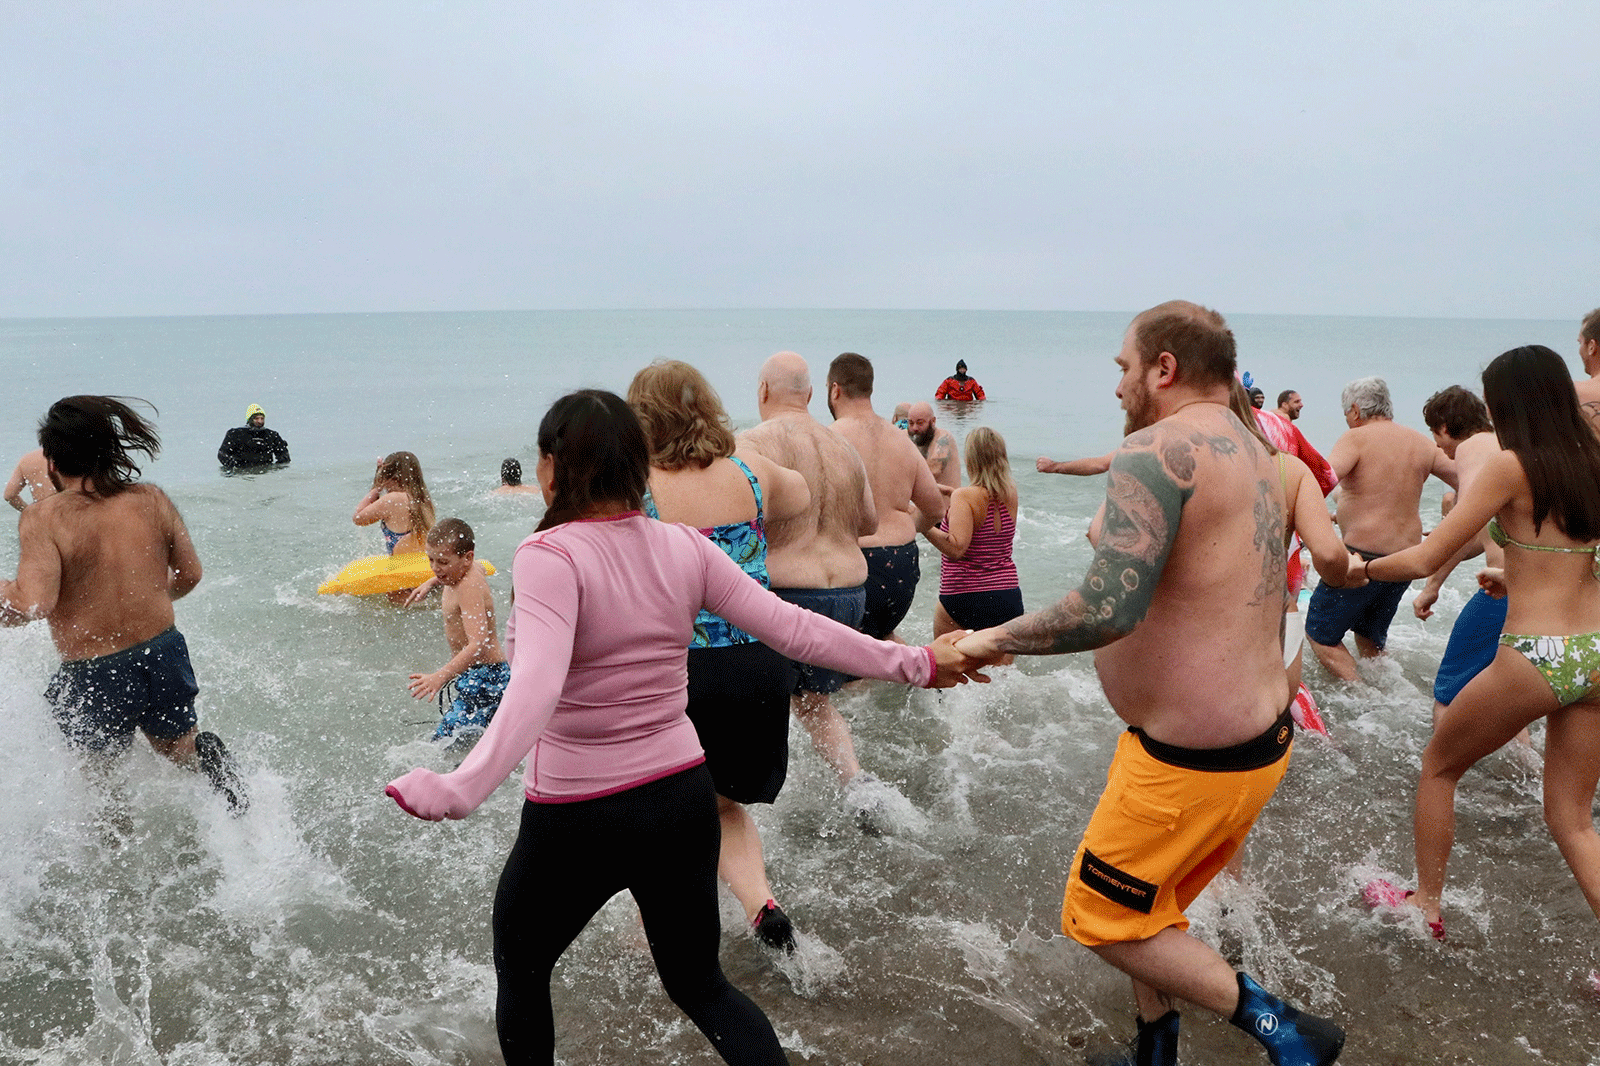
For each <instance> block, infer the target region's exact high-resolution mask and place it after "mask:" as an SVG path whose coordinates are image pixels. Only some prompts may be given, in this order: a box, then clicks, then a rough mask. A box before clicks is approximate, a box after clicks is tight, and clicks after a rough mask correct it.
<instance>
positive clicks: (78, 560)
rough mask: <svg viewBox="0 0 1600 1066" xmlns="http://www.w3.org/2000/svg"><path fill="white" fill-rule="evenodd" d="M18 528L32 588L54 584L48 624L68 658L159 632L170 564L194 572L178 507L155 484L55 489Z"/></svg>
mask: <svg viewBox="0 0 1600 1066" xmlns="http://www.w3.org/2000/svg"><path fill="white" fill-rule="evenodd" d="M19 536H20V538H21V541H22V545H21V546H22V560H21V564H22V567H23V568H24V569H25V570H26V571H27V575H26V576H27V580H28V585H29V588H30V591H32V590H33V589H34V588H35V587H44V588H47V589H48V588H51V587H54V588H55V590H56V596H55V603H54V605H53V607H52V608H51V609H50V611H49V619H50V630H51V634H52V636H53V637H54V638H55V642H56V647H57V650H58V651H60V652H61V655H62V657H63V658H65V659H83V658H90V657H93V656H97V655H106V654H109V653H111V652H113V651H118V650H120V649H122V648H126V647H130V646H132V645H134V644H138V643H141V642H142V641H146V640H149V639H150V638H151V637H154V636H156V635H157V634H159V633H161V632H162V631H163V630H165V629H167V628H169V627H170V626H171V625H172V624H173V612H172V598H173V577H172V573H171V571H172V569H174V568H175V567H179V566H183V567H185V568H187V567H188V566H190V565H192V567H193V574H192V577H193V578H194V580H198V571H199V561H198V559H194V549H193V546H192V545H191V544H190V543H189V538H188V534H187V532H186V531H184V529H183V521H182V519H181V518H179V516H178V511H177V508H175V507H174V506H173V505H172V501H171V500H169V499H168V498H167V495H166V493H164V492H162V491H161V490H160V489H159V488H156V487H155V486H154V485H134V486H132V487H131V488H128V489H125V490H123V491H122V492H119V493H117V494H116V495H114V496H109V497H95V496H89V495H86V494H84V493H81V492H63V493H58V494H56V495H54V496H51V497H50V498H49V499H47V500H44V501H42V502H41V503H40V504H39V505H38V506H36V507H30V508H28V510H27V511H25V512H23V516H22V521H21V523H20V528H19ZM189 560H193V562H192V564H191V563H190V562H189ZM18 576H19V580H21V579H23V577H24V575H23V573H22V572H19V575H18ZM41 583H42V584H41ZM189 587H192V586H189ZM182 591H187V587H184V588H183V589H182Z"/></svg>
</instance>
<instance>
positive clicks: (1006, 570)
mask: <svg viewBox="0 0 1600 1066" xmlns="http://www.w3.org/2000/svg"><path fill="white" fill-rule="evenodd" d="M966 460H967V474H968V475H969V476H970V477H971V478H972V484H971V485H968V486H966V487H965V488H960V489H957V490H956V491H955V493H954V495H952V496H951V497H950V509H949V511H947V512H946V513H945V517H944V521H942V522H940V523H939V528H937V529H930V530H928V531H927V533H926V534H924V535H925V536H926V537H927V538H928V540H929V541H930V542H931V543H932V544H933V546H934V547H935V548H938V549H939V553H940V554H941V555H942V556H943V558H942V559H941V560H940V563H941V565H940V569H939V604H938V606H937V607H935V608H934V610H933V632H934V635H935V636H939V635H941V634H944V633H948V632H950V631H951V630H952V629H987V628H989V627H990V626H998V625H1004V624H1005V623H1006V622H1009V621H1011V620H1012V619H1013V618H1016V617H1018V616H1019V615H1021V614H1022V613H1023V609H1022V589H1021V588H1019V587H1018V584H1017V567H1016V564H1015V563H1013V562H1012V561H1011V544H1012V540H1013V539H1014V538H1015V536H1016V532H1017V483H1016V482H1015V481H1013V480H1012V479H1011V461H1010V460H1009V459H1008V458H1007V456H1006V442H1005V438H1003V437H1001V436H1000V434H998V433H996V432H995V431H994V430H992V429H990V428H989V427H988V426H979V427H978V428H977V429H975V430H973V431H972V433H971V434H969V435H968V437H967V447H966Z"/></svg>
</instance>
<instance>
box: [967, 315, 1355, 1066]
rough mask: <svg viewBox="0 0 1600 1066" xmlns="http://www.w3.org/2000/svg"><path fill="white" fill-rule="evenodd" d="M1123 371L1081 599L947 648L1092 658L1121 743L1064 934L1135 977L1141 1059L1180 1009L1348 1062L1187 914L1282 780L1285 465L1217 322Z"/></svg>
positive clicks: (1161, 332) (1160, 339)
mask: <svg viewBox="0 0 1600 1066" xmlns="http://www.w3.org/2000/svg"><path fill="white" fill-rule="evenodd" d="M1116 362H1117V365H1118V367H1120V368H1121V370H1122V378H1121V381H1120V382H1119V384H1118V386H1117V396H1118V397H1119V398H1120V399H1121V401H1122V406H1123V409H1124V410H1125V411H1126V412H1127V427H1126V428H1127V431H1128V434H1129V435H1128V437H1127V438H1126V439H1125V440H1124V441H1123V444H1122V447H1121V448H1120V449H1118V451H1117V453H1116V458H1115V459H1113V460H1112V464H1111V471H1110V475H1109V477H1108V478H1107V486H1106V498H1105V502H1104V505H1103V506H1104V510H1105V516H1104V520H1103V522H1102V525H1101V532H1100V536H1099V538H1098V544H1097V546H1096V548H1095V555H1094V560H1093V562H1092V563H1091V564H1090V565H1089V569H1088V572H1087V573H1086V574H1085V575H1084V580H1083V584H1082V586H1081V587H1079V588H1078V589H1075V590H1074V591H1072V592H1070V593H1068V594H1067V595H1066V597H1064V598H1063V599H1062V600H1061V602H1059V603H1057V604H1055V605H1054V606H1051V607H1047V608H1045V609H1044V610H1041V611H1035V612H1034V613H1032V614H1027V615H1024V616H1022V617H1021V618H1018V619H1015V620H1013V621H1011V622H1008V623H1006V624H1005V625H1004V626H1001V627H999V628H997V629H985V630H981V631H979V632H977V633H973V634H971V635H969V636H967V637H964V638H962V639H961V640H959V641H957V643H956V646H957V647H958V648H960V649H961V650H963V651H965V652H967V653H968V654H969V655H971V656H973V657H974V658H975V659H978V660H979V661H981V662H995V661H997V660H998V659H999V658H1000V657H1001V656H1003V655H1006V654H1015V655H1052V654H1061V653H1064V652H1075V651H1089V650H1094V651H1095V668H1096V671H1097V672H1098V674H1099V676H1100V682H1101V685H1102V686H1103V687H1104V689H1105V695H1106V699H1107V701H1108V702H1109V703H1110V704H1111V707H1112V709H1113V710H1114V711H1115V712H1116V713H1117V714H1118V716H1120V717H1121V718H1122V719H1123V720H1124V721H1125V722H1126V723H1127V725H1128V727H1129V728H1128V730H1127V731H1126V732H1124V733H1123V734H1122V738H1121V740H1119V741H1118V743H1117V750H1116V754H1115V755H1114V756H1113V759H1112V766H1111V770H1110V773H1109V775H1108V777H1107V784H1106V790H1105V794H1104V795H1103V796H1102V797H1101V799H1100V803H1099V805H1098V806H1097V807H1096V808H1095V811H1094V814H1093V815H1092V816H1091V817H1090V820H1089V825H1088V828H1087V829H1086V830H1085V831H1084V836H1083V841H1082V843H1080V844H1079V846H1078V850H1077V854H1076V855H1075V856H1074V858H1073V860H1072V866H1071V869H1070V872H1069V877H1068V881H1067V888H1066V893H1065V900H1064V902H1063V905H1062V914H1061V931H1062V932H1063V933H1065V934H1066V935H1067V936H1069V937H1071V938H1073V939H1074V940H1077V941H1078V942H1079V943H1081V944H1083V945H1085V946H1086V947H1088V948H1089V949H1090V950H1092V951H1094V952H1095V953H1096V954H1098V955H1099V956H1100V957H1101V958H1102V959H1103V960H1105V961H1106V962H1107V963H1109V964H1111V965H1112V966H1114V967H1116V968H1117V969H1119V970H1121V971H1123V972H1124V973H1126V974H1127V975H1128V976H1129V977H1131V978H1132V979H1133V991H1134V997H1135V1000H1136V1001H1137V1003H1138V1008H1139V1021H1138V1027H1139V1028H1138V1034H1137V1036H1136V1038H1135V1042H1134V1047H1133V1058H1132V1061H1133V1062H1136V1063H1139V1064H1143V1066H1172V1064H1174V1063H1176V1062H1177V1048H1178V1022H1179V1015H1178V1010H1177V1007H1178V1003H1179V1001H1181V1000H1186V1001H1188V1002H1190V1003H1193V1004H1196V1005H1198V1006H1200V1007H1203V1008H1205V1009H1207V1010H1211V1011H1214V1012H1216V1013H1218V1014H1220V1015H1222V1016H1223V1017H1224V1018H1227V1019H1229V1021H1230V1022H1232V1024H1233V1025H1235V1026H1237V1027H1238V1028H1240V1029H1242V1030H1243V1031H1244V1032H1246V1033H1248V1034H1249V1035H1250V1036H1251V1037H1253V1038H1255V1039H1256V1040H1257V1041H1259V1042H1260V1043H1261V1044H1262V1045H1263V1046H1264V1047H1265V1049H1266V1051H1267V1055H1268V1057H1269V1058H1270V1059H1271V1061H1272V1062H1274V1063H1278V1064H1289V1063H1292V1064H1295V1066H1326V1064H1327V1063H1331V1062H1333V1061H1334V1060H1335V1059H1336V1058H1337V1057H1338V1055H1339V1051H1340V1049H1341V1048H1342V1047H1343V1045H1344V1033H1343V1032H1342V1031H1341V1030H1340V1029H1339V1028H1338V1026H1336V1025H1334V1024H1333V1023H1332V1022H1329V1021H1326V1020H1324V1019H1322V1018H1316V1017H1313V1016H1311V1015H1309V1014H1303V1013H1301V1012H1300V1011H1299V1010H1297V1009H1295V1008H1294V1007H1291V1006H1289V1005H1288V1004H1287V1003H1285V1002H1283V1001H1282V1000H1280V999H1278V998H1277V997H1276V996H1273V995H1272V994H1271V993H1269V992H1267V991H1266V990H1265V989H1263V988H1262V987H1261V986H1260V985H1259V984H1257V983H1256V981H1255V980H1254V979H1253V978H1251V977H1250V976H1248V975H1247V974H1245V973H1242V972H1237V973H1236V972H1235V971H1234V969H1233V967H1232V966H1231V965H1229V963H1228V961H1227V960H1226V959H1224V958H1223V957H1222V956H1221V955H1220V954H1218V953H1217V951H1216V950H1215V949H1213V948H1212V947H1210V946H1209V945H1208V944H1206V943H1205V942H1204V941H1202V940H1199V939H1197V938H1195V937H1193V936H1191V935H1190V934H1189V933H1188V932H1187V929H1188V925H1189V922H1188V919H1187V918H1186V917H1185V916H1184V910H1185V909H1186V908H1187V907H1188V906H1189V904H1190V903H1192V902H1193V901H1194V899H1195V897H1196V896H1198V895H1199V893H1200V892H1201V891H1202V890H1203V889H1204V888H1205V886H1206V885H1207V884H1208V883H1209V882H1210V881H1211V879H1212V878H1213V877H1214V876H1216V874H1217V872H1218V870H1220V869H1221V868H1222V866H1223V865H1224V864H1225V863H1226V862H1227V861H1228V859H1229V857H1230V856H1231V855H1232V854H1233V853H1234V852H1235V851H1236V850H1238V848H1239V847H1240V846H1241V845H1242V844H1243V843H1244V840H1245V837H1246V835H1247V834H1248V832H1249V831H1250V828H1251V826H1252V825H1254V824H1255V820H1256V818H1257V816H1258V815H1259V814H1260V812H1261V810H1262V808H1263V807H1264V806H1265V805H1266V803H1267V802H1268V800H1270V799H1271V797H1272V794H1273V792H1274V791H1275V790H1276V789H1277V787H1278V782H1279V781H1280V780H1281V779H1282V777H1283V775H1284V772H1285V770H1286V769H1287V768H1288V764H1289V753H1290V748H1291V747H1292V743H1293V737H1294V723H1293V719H1292V718H1291V716H1290V713H1289V709H1288V707H1289V701H1290V692H1289V686H1288V679H1287V678H1286V677H1285V675H1284V669H1283V658H1282V655H1283V645H1282V636H1281V634H1282V625H1283V606H1284V604H1283V590H1284V583H1285V565H1284V538H1285V526H1286V522H1285V508H1286V501H1285V491H1284V487H1283V483H1282V481H1281V480H1280V474H1279V471H1278V465H1277V463H1276V462H1275V461H1274V459H1273V457H1272V456H1270V455H1268V454H1267V449H1265V448H1264V447H1262V446H1261V443H1260V441H1259V440H1258V439H1257V437H1256V436H1255V435H1254V434H1253V433H1252V432H1251V431H1250V430H1249V428H1247V427H1246V426H1245V425H1244V424H1242V423H1241V422H1240V420H1239V419H1238V418H1237V417H1235V416H1234V414H1233V412H1232V411H1231V410H1230V409H1229V386H1230V384H1231V383H1232V380H1233V375H1234V367H1235V363H1236V358H1235V350H1234V340H1233V333H1232V331H1231V330H1229V329H1228V327H1227V324H1226V323H1225V322H1224V321H1223V320H1222V316H1220V315H1218V314H1217V313H1216V312H1215V311H1211V310H1208V309H1205V308H1202V307H1199V306H1197V305H1195V304H1192V303H1187V302H1180V301H1174V302H1172V303H1168V304H1163V305H1161V306H1159V307H1154V308H1151V309H1150V310H1148V311H1145V312H1143V313H1142V314H1140V315H1139V316H1138V317H1136V318H1135V319H1134V320H1133V323H1132V325H1130V326H1129V328H1128V332H1127V335H1126V336H1125V337H1124V339H1123V346H1122V350H1121V352H1120V353H1119V354H1118V356H1117V359H1116Z"/></svg>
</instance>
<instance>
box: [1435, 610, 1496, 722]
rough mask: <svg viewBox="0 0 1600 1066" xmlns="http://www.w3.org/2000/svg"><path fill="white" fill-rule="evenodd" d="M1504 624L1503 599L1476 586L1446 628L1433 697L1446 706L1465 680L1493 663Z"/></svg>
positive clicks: (1458, 692)
mask: <svg viewBox="0 0 1600 1066" xmlns="http://www.w3.org/2000/svg"><path fill="white" fill-rule="evenodd" d="M1505 627H1506V601H1505V599H1504V598H1502V599H1498V600H1497V599H1495V598H1494V597H1493V596H1491V595H1489V594H1488V593H1487V592H1485V591H1483V590H1482V589H1479V590H1478V591H1477V592H1474V593H1473V594H1472V597H1471V598H1470V599H1468V600H1467V602H1466V605H1465V606H1463V607H1462V608H1461V613H1460V614H1459V615H1457V616H1456V624H1455V628H1454V629H1452V630H1450V642H1449V643H1448V644H1446V645H1445V646H1444V658H1443V659H1441V660H1440V661H1439V672H1438V674H1436V675H1435V676H1434V679H1433V698H1434V699H1435V700H1437V701H1439V702H1440V703H1442V704H1444V705H1445V706H1446V707H1448V706H1450V704H1452V703H1454V702H1455V698H1456V697H1457V696H1459V695H1461V690H1462V689H1464V688H1466V687H1467V682H1468V681H1471V680H1472V679H1473V678H1475V677H1477V676H1478V675H1479V674H1480V673H1482V672H1483V670H1484V668H1485V667H1487V666H1488V665H1489V664H1490V663H1492V662H1494V657H1495V653H1496V652H1498V651H1499V650H1500V631H1501V630H1503V629H1505Z"/></svg>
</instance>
